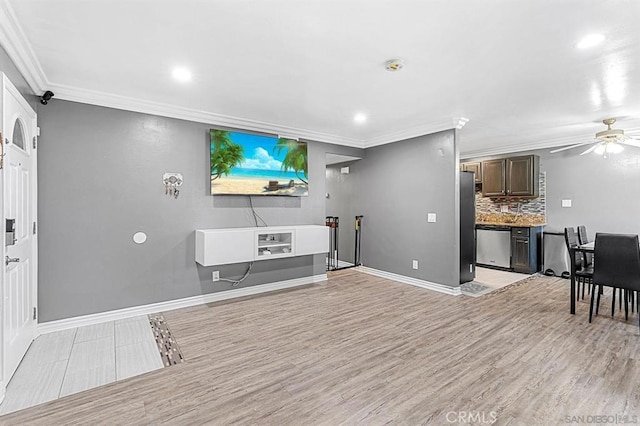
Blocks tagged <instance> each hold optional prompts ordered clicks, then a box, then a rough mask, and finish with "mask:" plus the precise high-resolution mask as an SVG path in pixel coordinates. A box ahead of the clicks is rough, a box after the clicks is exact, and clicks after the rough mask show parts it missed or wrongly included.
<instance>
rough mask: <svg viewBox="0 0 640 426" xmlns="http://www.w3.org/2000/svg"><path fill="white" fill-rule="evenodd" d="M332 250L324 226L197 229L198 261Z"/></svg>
mask: <svg viewBox="0 0 640 426" xmlns="http://www.w3.org/2000/svg"><path fill="white" fill-rule="evenodd" d="M328 251H329V228H328V227H326V226H324V225H294V226H265V227H257V228H224V229H198V230H196V262H198V263H199V264H201V265H202V266H214V265H227V264H230V263H240V262H252V261H254V260H268V259H277V258H282V257H293V256H305V255H308V254H316V253H327V252H328Z"/></svg>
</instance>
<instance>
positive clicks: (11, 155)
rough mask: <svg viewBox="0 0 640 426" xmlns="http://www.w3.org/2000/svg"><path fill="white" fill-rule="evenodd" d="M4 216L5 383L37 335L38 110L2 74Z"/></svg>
mask: <svg viewBox="0 0 640 426" xmlns="http://www.w3.org/2000/svg"><path fill="white" fill-rule="evenodd" d="M2 85H3V90H2V138H3V139H4V140H3V144H4V159H3V160H4V167H3V169H2V179H3V185H2V189H3V191H2V203H3V213H4V214H3V220H2V223H0V225H2V226H5V225H6V226H8V225H9V222H10V221H11V220H13V221H14V224H15V232H14V233H13V237H12V236H11V234H9V233H7V232H6V231H8V229H6V226H5V232H3V235H4V238H3V239H2V240H3V241H4V244H3V252H4V256H3V258H2V259H1V261H2V262H3V265H2V266H3V274H2V275H3V276H2V278H3V284H2V301H3V302H2V334H3V339H2V340H3V351H2V352H3V357H2V358H3V368H2V381H3V382H4V384H5V386H6V384H7V383H8V382H9V380H10V379H11V376H13V373H14V372H15V370H16V368H17V367H18V364H20V361H21V360H22V357H23V356H24V354H25V353H26V351H27V349H28V348H29V345H30V344H31V342H32V341H33V339H35V338H36V333H37V330H36V319H35V316H36V315H35V314H36V312H35V308H36V302H37V294H36V292H37V286H36V283H37V240H36V235H35V231H36V229H35V221H36V213H37V209H36V188H37V187H36V149H35V139H34V136H35V133H36V128H37V127H36V113H35V111H34V110H33V109H32V108H31V106H30V105H29V104H28V103H27V101H26V100H25V99H24V98H23V97H22V95H21V94H20V92H18V90H17V89H16V88H15V86H13V84H11V82H10V81H9V80H8V79H7V77H6V76H5V75H4V74H3V76H2Z"/></svg>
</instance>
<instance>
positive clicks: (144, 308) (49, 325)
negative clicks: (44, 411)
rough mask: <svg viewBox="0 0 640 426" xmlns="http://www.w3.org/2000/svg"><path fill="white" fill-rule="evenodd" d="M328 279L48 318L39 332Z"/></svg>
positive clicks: (304, 279)
mask: <svg viewBox="0 0 640 426" xmlns="http://www.w3.org/2000/svg"><path fill="white" fill-rule="evenodd" d="M323 281H327V274H320V275H312V276H309V277H302V278H295V279H292V280H285V281H278V282H275V283H269V284H261V285H256V286H252V287H244V288H238V289H235V290H228V291H221V292H218V293H209V294H203V295H200V296H192V297H186V298H184V299H176V300H168V301H166V302H159V303H151V304H149V305H141V306H133V307H130V308H124V309H117V310H114V311H107V312H100V313H97V314H89V315H82V316H79V317H73V318H65V319H61V320H56V321H48V322H44V323H41V324H38V333H39V334H46V333H53V332H55V331H62V330H68V329H70V328H76V327H83V326H86V325H93V324H99V323H102V322H107V321H114V320H119V319H125V318H131V317H135V316H138V315H148V314H152V313H156V312H165V311H171V310H174V309H180V308H187V307H190V306H196V305H204V304H207V303H213V302H219V301H222V300H228V299H236V298H239V297H246V296H253V295H256V294H261V293H268V292H272V291H277V290H284V289H288V288H292V287H299V286H303V285H309V284H316V283H320V282H323Z"/></svg>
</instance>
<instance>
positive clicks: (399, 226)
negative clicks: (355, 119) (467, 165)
mask: <svg viewBox="0 0 640 426" xmlns="http://www.w3.org/2000/svg"><path fill="white" fill-rule="evenodd" d="M354 168H357V169H358V174H359V177H360V191H359V194H358V196H357V197H355V198H356V199H357V200H359V202H360V203H361V205H362V211H363V214H364V220H363V233H362V262H363V264H364V265H365V266H368V267H371V268H375V269H379V270H383V271H388V272H393V273H396V274H400V275H404V276H409V277H414V278H418V279H422V280H426V281H431V282H435V283H439V284H444V285H448V286H458V285H459V284H460V268H459V263H460V248H459V240H460V239H459V236H460V231H459V223H460V212H459V188H458V183H459V176H458V150H457V147H456V132H455V131H454V130H449V131H445V132H439V133H435V134H432V135H426V136H421V137H417V138H413V139H409V140H405V141H401V142H396V143H391V144H387V145H382V146H378V147H374V148H368V149H366V157H365V158H364V159H363V160H360V161H359V162H358V163H357V164H356V165H355V166H354ZM429 212H433V213H436V214H437V222H436V223H427V213H429ZM413 259H416V260H418V265H419V269H418V270H414V269H412V260H413Z"/></svg>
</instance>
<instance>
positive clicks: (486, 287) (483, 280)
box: [460, 267, 531, 297]
mask: <svg viewBox="0 0 640 426" xmlns="http://www.w3.org/2000/svg"><path fill="white" fill-rule="evenodd" d="M530 276H531V275H527V274H518V273H515V272H507V271H501V270H498V269H490V268H480V267H476V278H475V279H474V280H473V281H471V282H468V283H465V284H463V285H461V286H460V289H461V290H462V294H464V295H465V296H471V297H480V296H482V295H485V294H487V293H491V292H492V291H495V290H497V289H500V288H503V287H506V286H508V285H509V284H513V283H515V282H518V281H520V280H523V279H525V278H528V277H530Z"/></svg>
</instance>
